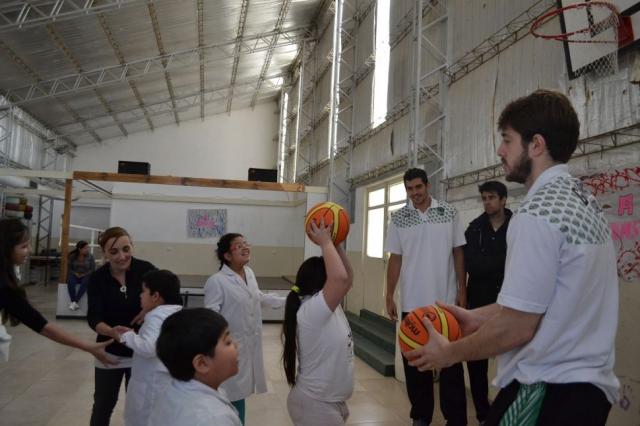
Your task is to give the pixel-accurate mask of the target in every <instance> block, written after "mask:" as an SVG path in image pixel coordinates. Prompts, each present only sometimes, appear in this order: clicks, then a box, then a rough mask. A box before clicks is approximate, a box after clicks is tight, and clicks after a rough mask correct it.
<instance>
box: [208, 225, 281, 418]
mask: <svg viewBox="0 0 640 426" xmlns="http://www.w3.org/2000/svg"><path fill="white" fill-rule="evenodd" d="M217 254H218V259H219V260H220V271H218V272H217V273H216V274H214V275H212V276H211V277H210V278H209V279H208V280H207V283H206V284H205V287H204V305H205V307H207V308H209V309H211V310H213V311H215V312H218V313H219V314H221V315H222V316H223V317H224V318H225V319H226V320H227V322H228V323H229V331H230V332H231V336H232V337H233V339H234V340H235V341H236V343H237V344H238V368H239V372H238V374H236V375H235V376H233V377H231V378H230V379H228V380H226V381H225V382H224V383H222V385H221V388H222V389H224V390H225V392H226V393H227V397H228V398H229V400H230V401H231V403H232V404H233V405H234V407H236V409H237V410H238V414H239V416H240V420H241V421H242V423H243V424H244V417H245V401H244V400H245V398H247V397H248V396H249V395H251V394H253V393H264V392H266V391H267V384H266V379H265V372H264V362H263V359H262V310H261V306H269V307H271V308H273V309H278V308H279V307H281V306H282V305H283V303H284V297H281V296H277V295H274V294H265V293H262V292H261V291H260V289H259V288H258V282H257V281H256V276H255V274H254V273H253V271H252V270H251V268H249V267H248V266H247V264H248V263H249V261H250V260H251V245H250V244H249V243H248V242H247V240H246V239H245V238H244V237H243V236H242V235H240V234H233V233H229V234H225V235H223V236H222V237H220V240H218V249H217Z"/></svg>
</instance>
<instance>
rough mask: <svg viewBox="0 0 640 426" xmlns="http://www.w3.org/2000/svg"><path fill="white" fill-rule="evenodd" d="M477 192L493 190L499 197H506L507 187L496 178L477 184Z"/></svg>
mask: <svg viewBox="0 0 640 426" xmlns="http://www.w3.org/2000/svg"><path fill="white" fill-rule="evenodd" d="M478 192H480V194H482V193H483V192H495V193H496V194H498V197H500V198H507V187H506V186H505V184H504V183H502V182H498V181H497V180H489V181H487V182H485V183H483V184H482V185H480V186H478Z"/></svg>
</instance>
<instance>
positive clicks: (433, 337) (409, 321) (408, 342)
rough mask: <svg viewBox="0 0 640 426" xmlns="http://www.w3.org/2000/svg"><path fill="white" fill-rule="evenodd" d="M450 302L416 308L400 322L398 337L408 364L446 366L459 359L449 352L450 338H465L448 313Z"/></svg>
mask: <svg viewBox="0 0 640 426" xmlns="http://www.w3.org/2000/svg"><path fill="white" fill-rule="evenodd" d="M450 307H451V305H444V306H443V305H431V306H426V307H423V308H416V309H414V310H413V311H412V312H410V313H409V314H408V315H407V316H406V317H405V318H404V319H403V320H402V323H401V324H400V331H399V333H398V339H399V343H400V349H401V350H402V354H403V356H404V357H405V358H406V359H407V360H408V361H409V365H411V366H413V367H417V368H418V370H420V371H425V370H433V369H440V368H446V367H449V366H451V365H453V364H455V363H456V362H457V361H456V360H455V359H453V357H452V356H451V353H450V352H449V351H448V349H449V347H450V345H451V343H450V341H455V340H458V339H460V338H461V337H462V332H463V331H462V328H461V326H460V324H459V323H458V321H457V320H456V317H455V316H454V315H453V314H452V313H451V312H449V309H450Z"/></svg>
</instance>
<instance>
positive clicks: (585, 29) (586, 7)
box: [531, 1, 622, 76]
mask: <svg viewBox="0 0 640 426" xmlns="http://www.w3.org/2000/svg"><path fill="white" fill-rule="evenodd" d="M560 15H562V16H563V18H564V24H565V31H566V32H563V33H551V32H549V31H550V29H551V28H557V27H556V26H555V25H547V24H549V23H550V22H551V21H552V20H554V19H555V18H556V17H558V16H560ZM620 23H621V20H620V15H619V14H618V10H617V9H616V7H615V6H614V5H613V4H611V3H607V2H604V1H588V2H584V3H575V4H572V5H569V6H566V7H562V8H558V9H554V10H552V11H551V12H548V13H545V14H544V15H542V16H540V17H539V18H538V19H536V20H535V22H534V23H533V25H532V26H531V34H532V35H534V36H535V37H539V38H544V39H547V40H557V41H564V42H567V43H583V44H591V45H592V46H591V47H586V46H585V48H589V49H598V50H600V51H602V52H603V53H602V56H600V57H599V58H598V59H595V60H594V61H593V62H591V63H589V64H586V65H585V66H583V67H581V68H580V69H578V70H574V73H576V74H577V75H582V74H586V73H589V72H594V73H595V74H598V75H601V76H604V75H611V74H615V73H616V72H618V44H619V40H620V36H621V29H622V27H621V25H620Z"/></svg>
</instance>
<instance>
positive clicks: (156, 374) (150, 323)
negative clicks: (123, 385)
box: [116, 270, 182, 426]
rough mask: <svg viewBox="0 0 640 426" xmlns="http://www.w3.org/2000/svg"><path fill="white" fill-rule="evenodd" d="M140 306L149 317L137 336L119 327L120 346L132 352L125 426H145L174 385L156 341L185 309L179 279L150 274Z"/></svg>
mask: <svg viewBox="0 0 640 426" xmlns="http://www.w3.org/2000/svg"><path fill="white" fill-rule="evenodd" d="M140 305H141V306H142V310H143V311H144V312H146V314H145V317H144V324H142V327H140V331H139V333H138V334H136V333H135V332H134V331H133V330H130V329H128V328H126V327H123V326H118V327H116V330H117V331H118V333H120V343H122V344H124V345H126V346H127V347H128V348H131V349H133V361H132V366H131V379H130V380H129V385H128V386H127V399H126V403H125V409H124V423H125V425H126V426H146V425H147V424H148V422H149V416H150V415H151V410H152V407H153V404H154V402H155V399H156V397H157V395H159V394H160V393H161V392H162V391H163V390H164V388H166V387H167V386H168V385H169V382H170V381H171V376H169V372H168V371H167V369H166V368H165V366H164V365H162V362H160V360H159V359H158V356H157V355H156V340H158V335H159V334H160V327H161V326H162V323H163V322H164V320H165V318H167V317H168V316H169V315H171V314H173V313H175V312H177V311H179V310H180V309H182V299H181V298H180V280H179V279H178V277H177V276H176V275H175V274H174V273H172V272H170V271H166V270H163V271H150V272H147V273H146V274H145V275H144V276H143V277H142V293H140Z"/></svg>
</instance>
